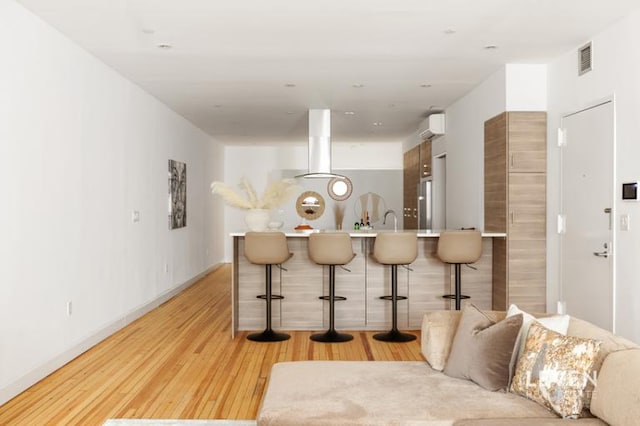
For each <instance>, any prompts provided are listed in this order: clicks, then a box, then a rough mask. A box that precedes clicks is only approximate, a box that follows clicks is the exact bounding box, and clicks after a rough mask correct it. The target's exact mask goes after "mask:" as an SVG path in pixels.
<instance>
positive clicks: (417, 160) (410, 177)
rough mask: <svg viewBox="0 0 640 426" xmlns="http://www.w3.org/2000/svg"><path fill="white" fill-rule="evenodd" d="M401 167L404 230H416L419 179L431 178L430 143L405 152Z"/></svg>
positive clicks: (424, 143) (425, 142) (426, 142)
mask: <svg viewBox="0 0 640 426" xmlns="http://www.w3.org/2000/svg"><path fill="white" fill-rule="evenodd" d="M403 166H404V167H403V182H404V184H403V187H404V191H403V194H404V195H403V198H404V208H403V210H402V216H403V219H404V229H418V185H419V184H420V179H422V178H426V177H429V176H431V141H430V140H427V141H424V142H422V143H421V144H420V145H417V146H415V147H413V148H412V149H410V150H409V151H407V152H405V153H404V158H403Z"/></svg>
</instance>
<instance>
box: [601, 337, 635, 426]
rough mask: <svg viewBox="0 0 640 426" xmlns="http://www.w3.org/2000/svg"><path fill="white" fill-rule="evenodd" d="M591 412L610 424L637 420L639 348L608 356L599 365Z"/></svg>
mask: <svg viewBox="0 0 640 426" xmlns="http://www.w3.org/2000/svg"><path fill="white" fill-rule="evenodd" d="M597 383H598V384H597V386H596V387H595V390H594V392H593V398H592V401H591V412H592V413H593V414H595V415H596V416H598V417H599V418H601V419H602V420H604V421H606V422H608V423H610V424H612V425H633V424H638V419H640V349H629V350H622V351H617V352H614V353H610V354H609V355H608V356H607V358H606V359H605V360H604V362H603V363H602V368H601V369H600V374H599V375H598V381H597Z"/></svg>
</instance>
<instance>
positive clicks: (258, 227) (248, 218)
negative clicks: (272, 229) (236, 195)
mask: <svg viewBox="0 0 640 426" xmlns="http://www.w3.org/2000/svg"><path fill="white" fill-rule="evenodd" d="M270 220H271V219H270V214H269V210H267V209H251V210H248V211H247V214H246V215H245V216H244V222H245V223H246V224H247V227H249V230H251V231H256V232H261V231H266V230H267V229H268V227H269V221H270Z"/></svg>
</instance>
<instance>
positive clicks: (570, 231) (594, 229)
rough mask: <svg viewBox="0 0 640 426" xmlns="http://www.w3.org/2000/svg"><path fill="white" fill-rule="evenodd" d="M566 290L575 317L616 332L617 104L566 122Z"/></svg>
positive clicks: (563, 194)
mask: <svg viewBox="0 0 640 426" xmlns="http://www.w3.org/2000/svg"><path fill="white" fill-rule="evenodd" d="M562 127H563V129H564V131H565V140H566V145H565V146H564V147H562V148H561V176H562V180H561V191H560V194H561V201H560V204H561V207H560V208H561V212H562V214H563V215H564V217H565V222H564V227H565V233H564V234H562V235H561V238H560V290H561V299H563V300H564V302H565V303H566V311H567V313H568V314H570V315H572V316H576V317H578V318H582V319H585V320H587V321H590V322H592V323H594V324H596V325H598V326H600V327H602V328H605V329H607V330H611V331H614V330H613V327H614V322H613V316H614V307H613V291H614V283H613V256H614V253H613V247H612V245H613V231H612V225H613V222H612V221H613V218H614V217H615V216H614V214H613V213H614V212H613V207H614V195H613V194H614V191H613V190H614V184H613V182H614V180H613V152H614V116H613V102H606V103H603V104H600V105H598V106H596V107H593V108H589V109H585V110H583V111H580V112H577V113H574V114H570V115H567V116H565V117H563V118H562Z"/></svg>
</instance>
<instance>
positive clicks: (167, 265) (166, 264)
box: [164, 263, 169, 274]
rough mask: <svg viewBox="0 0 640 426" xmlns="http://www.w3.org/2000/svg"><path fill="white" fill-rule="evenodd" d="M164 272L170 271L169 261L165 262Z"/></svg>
mask: <svg viewBox="0 0 640 426" xmlns="http://www.w3.org/2000/svg"><path fill="white" fill-rule="evenodd" d="M164 273H165V274H168V273H169V264H168V263H165V264H164Z"/></svg>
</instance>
